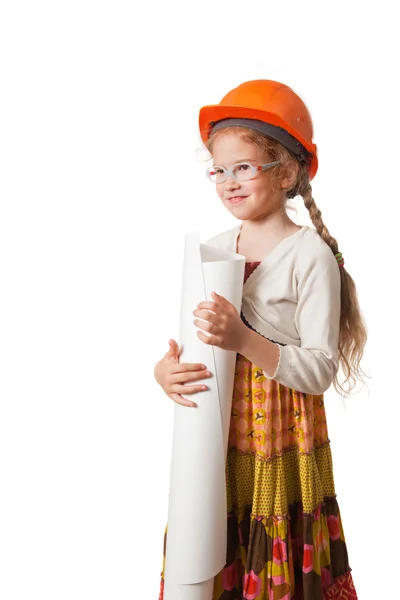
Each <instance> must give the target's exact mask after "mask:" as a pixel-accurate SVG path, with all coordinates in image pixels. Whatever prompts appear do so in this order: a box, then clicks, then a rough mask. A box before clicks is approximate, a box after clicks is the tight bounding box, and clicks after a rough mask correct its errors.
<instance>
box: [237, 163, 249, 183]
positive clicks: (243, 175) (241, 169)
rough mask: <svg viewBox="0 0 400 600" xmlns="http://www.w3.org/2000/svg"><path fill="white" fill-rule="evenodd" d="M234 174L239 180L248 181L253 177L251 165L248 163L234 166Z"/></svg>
mask: <svg viewBox="0 0 400 600" xmlns="http://www.w3.org/2000/svg"><path fill="white" fill-rule="evenodd" d="M233 174H234V176H235V177H236V179H237V180H238V181H247V180H248V179H250V178H251V177H253V171H252V168H251V165H249V164H248V163H240V164H238V165H235V166H234V167H233Z"/></svg>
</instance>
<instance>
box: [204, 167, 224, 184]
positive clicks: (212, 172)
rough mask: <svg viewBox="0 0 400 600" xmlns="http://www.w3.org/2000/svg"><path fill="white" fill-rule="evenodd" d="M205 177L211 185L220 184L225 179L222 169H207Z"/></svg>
mask: <svg viewBox="0 0 400 600" xmlns="http://www.w3.org/2000/svg"><path fill="white" fill-rule="evenodd" d="M207 176H208V178H209V179H211V181H212V182H213V183H221V182H222V181H224V180H225V177H226V175H225V171H224V170H223V169H222V167H208V169H207Z"/></svg>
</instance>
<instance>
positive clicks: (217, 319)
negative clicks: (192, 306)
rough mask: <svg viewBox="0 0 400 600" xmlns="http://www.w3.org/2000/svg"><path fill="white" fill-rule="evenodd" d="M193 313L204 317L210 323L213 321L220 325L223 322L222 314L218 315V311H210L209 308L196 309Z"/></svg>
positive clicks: (201, 317)
mask: <svg viewBox="0 0 400 600" xmlns="http://www.w3.org/2000/svg"><path fill="white" fill-rule="evenodd" d="M193 314H194V315H195V316H196V317H198V318H200V319H204V321H207V322H209V323H213V324H214V325H217V326H220V325H221V323H222V322H223V320H224V319H223V317H222V316H221V315H217V314H216V313H213V312H210V311H209V310H196V311H194V312H193Z"/></svg>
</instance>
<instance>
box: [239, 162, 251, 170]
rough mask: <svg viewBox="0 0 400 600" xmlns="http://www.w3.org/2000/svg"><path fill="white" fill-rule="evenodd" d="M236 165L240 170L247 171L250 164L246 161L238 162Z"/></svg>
mask: <svg viewBox="0 0 400 600" xmlns="http://www.w3.org/2000/svg"><path fill="white" fill-rule="evenodd" d="M238 166H239V169H240V170H241V171H248V170H249V169H250V165H249V164H248V163H240V164H239V165H238Z"/></svg>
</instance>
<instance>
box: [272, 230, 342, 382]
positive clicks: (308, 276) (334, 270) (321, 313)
mask: <svg viewBox="0 0 400 600" xmlns="http://www.w3.org/2000/svg"><path fill="white" fill-rule="evenodd" d="M301 250H303V251H302V252H300V253H299V256H298V257H297V258H296V265H295V272H296V279H297V291H298V303H297V308H296V312H295V325H296V329H297V331H298V334H299V339H300V347H298V346H294V345H287V346H279V349H280V357H279V363H278V367H277V369H276V371H275V373H274V374H273V375H272V376H270V375H268V374H267V373H266V372H265V371H264V374H265V376H266V377H268V378H269V379H275V380H276V381H277V382H278V383H281V384H283V385H285V386H288V387H290V388H292V389H295V390H297V391H300V392H304V393H307V394H323V393H324V392H325V391H326V390H327V389H328V388H329V386H330V385H331V383H332V381H333V379H334V377H335V375H336V373H337V370H338V365H339V353H338V344H339V325H340V307H341V304H340V287H341V280H340V272H339V267H338V264H337V261H336V258H335V256H334V255H333V253H332V250H331V249H330V247H329V246H328V245H327V244H326V243H325V242H324V241H323V240H322V238H320V241H319V243H318V244H317V247H315V246H314V247H313V248H302V249H301Z"/></svg>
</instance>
